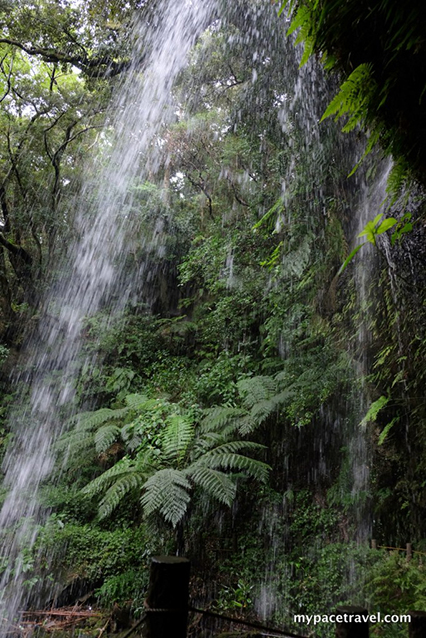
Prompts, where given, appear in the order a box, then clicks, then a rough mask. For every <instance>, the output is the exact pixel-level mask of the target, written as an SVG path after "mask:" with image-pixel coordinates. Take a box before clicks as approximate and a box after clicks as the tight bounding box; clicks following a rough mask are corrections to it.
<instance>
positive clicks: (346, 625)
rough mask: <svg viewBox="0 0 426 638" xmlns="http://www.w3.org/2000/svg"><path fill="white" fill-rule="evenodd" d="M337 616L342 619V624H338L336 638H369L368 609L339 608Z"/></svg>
mask: <svg viewBox="0 0 426 638" xmlns="http://www.w3.org/2000/svg"><path fill="white" fill-rule="evenodd" d="M336 616H337V617H339V616H340V617H341V622H336V638H368V636H369V631H368V620H367V616H368V611H367V609H364V608H363V607H352V606H348V607H338V608H337V610H336ZM363 617H364V618H363ZM339 620H340V619H339ZM358 621H359V622H358Z"/></svg>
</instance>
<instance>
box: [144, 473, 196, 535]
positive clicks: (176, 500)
mask: <svg viewBox="0 0 426 638" xmlns="http://www.w3.org/2000/svg"><path fill="white" fill-rule="evenodd" d="M190 489H191V483H190V482H189V481H188V479H187V477H186V476H185V474H184V473H183V472H181V471H180V470H175V469H172V468H168V469H163V470H159V471H158V472H156V473H155V474H154V475H153V476H151V477H150V478H149V479H148V480H147V481H146V483H145V485H144V492H143V495H142V498H141V503H142V506H143V508H144V512H145V514H147V515H150V514H153V513H154V512H158V513H159V514H161V515H162V516H163V518H164V520H165V521H167V522H168V523H171V524H172V525H173V527H176V525H177V524H178V522H179V521H180V520H181V519H182V518H183V516H184V515H185V513H186V510H187V508H188V504H189V502H190V500H191V497H190V494H189V490H190Z"/></svg>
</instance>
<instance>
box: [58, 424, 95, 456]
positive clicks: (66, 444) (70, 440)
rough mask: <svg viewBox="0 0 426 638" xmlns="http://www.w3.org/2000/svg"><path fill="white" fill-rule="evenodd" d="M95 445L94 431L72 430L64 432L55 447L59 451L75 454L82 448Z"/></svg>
mask: <svg viewBox="0 0 426 638" xmlns="http://www.w3.org/2000/svg"><path fill="white" fill-rule="evenodd" d="M87 447H93V432H92V431H91V430H89V431H88V432H80V431H79V430H71V431H70V432H66V433H65V434H63V435H62V436H61V437H60V438H59V439H58V440H57V441H56V443H55V449H56V450H57V451H58V452H68V453H69V454H72V455H75V454H78V452H79V451H80V450H82V449H85V448H87Z"/></svg>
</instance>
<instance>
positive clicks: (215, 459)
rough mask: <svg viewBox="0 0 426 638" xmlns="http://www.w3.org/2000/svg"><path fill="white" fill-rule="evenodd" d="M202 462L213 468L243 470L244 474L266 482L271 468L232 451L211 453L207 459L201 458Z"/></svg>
mask: <svg viewBox="0 0 426 638" xmlns="http://www.w3.org/2000/svg"><path fill="white" fill-rule="evenodd" d="M204 463H206V465H208V467H210V468H213V469H218V468H222V469H224V470H233V471H235V470H238V471H239V472H244V474H247V475H248V476H251V477H252V478H255V479H257V480H258V481H260V482H261V483H266V481H267V479H268V475H269V472H270V470H271V468H270V466H269V465H267V464H266V463H263V462H262V461H257V460H256V459H252V458H250V457H248V456H244V455H242V454H233V453H227V454H214V455H211V456H209V458H208V459H207V458H205V459H203V464H204Z"/></svg>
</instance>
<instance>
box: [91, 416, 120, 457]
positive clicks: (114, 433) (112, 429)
mask: <svg viewBox="0 0 426 638" xmlns="http://www.w3.org/2000/svg"><path fill="white" fill-rule="evenodd" d="M120 434H121V428H120V427H119V426H118V425H114V424H113V423H111V424H107V425H104V426H102V427H101V428H99V430H98V431H97V432H96V433H95V448H96V452H97V453H98V454H102V452H105V450H107V449H108V448H109V447H111V445H112V444H113V443H114V442H115V441H116V440H117V439H118V438H119V437H120Z"/></svg>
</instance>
